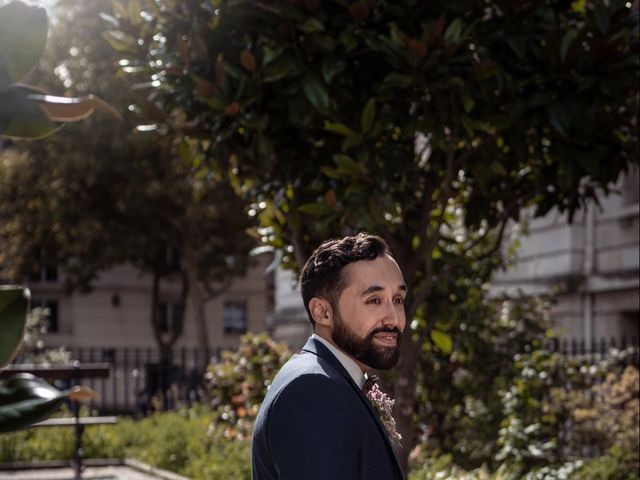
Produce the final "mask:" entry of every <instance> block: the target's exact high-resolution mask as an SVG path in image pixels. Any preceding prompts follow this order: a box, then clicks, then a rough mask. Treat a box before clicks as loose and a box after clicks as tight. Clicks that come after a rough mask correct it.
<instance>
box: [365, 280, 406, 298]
mask: <svg viewBox="0 0 640 480" xmlns="http://www.w3.org/2000/svg"><path fill="white" fill-rule="evenodd" d="M381 290H384V288H383V287H381V286H380V285H371V286H370V287H369V288H367V289H366V290H365V291H364V292H362V294H360V296H361V297H364V296H366V295H369V294H370V293H373V292H379V291H381ZM398 290H401V291H403V292H406V291H407V285H406V284H405V283H402V284H401V285H399V286H398Z"/></svg>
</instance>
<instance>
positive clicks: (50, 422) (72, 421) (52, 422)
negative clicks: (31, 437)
mask: <svg viewBox="0 0 640 480" xmlns="http://www.w3.org/2000/svg"><path fill="white" fill-rule="evenodd" d="M115 423H118V417H115V416H113V417H112V416H109V417H80V418H76V417H65V418H49V419H47V420H43V421H42V422H38V423H34V424H33V425H31V427H69V426H74V425H112V424H115Z"/></svg>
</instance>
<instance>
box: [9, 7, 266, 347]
mask: <svg viewBox="0 0 640 480" xmlns="http://www.w3.org/2000/svg"><path fill="white" fill-rule="evenodd" d="M106 6H107V4H106V3H105V2H95V1H93V2H83V3H81V4H77V2H67V3H65V2H64V1H61V2H60V3H59V5H58V9H59V12H60V13H59V14H58V15H56V16H55V21H54V22H53V24H52V28H51V34H50V36H49V39H48V43H47V49H46V51H45V55H44V57H43V59H42V61H41V62H40V65H39V68H38V69H37V71H35V72H33V73H32V75H31V79H32V81H33V82H35V83H36V84H37V85H38V86H41V87H42V88H46V89H51V90H55V91H60V92H63V93H65V94H67V95H79V96H83V97H84V96H87V95H88V92H90V91H91V92H94V93H95V94H97V95H99V96H101V97H104V98H108V99H109V102H110V103H111V104H112V105H113V107H114V108H115V109H117V110H118V111H120V112H123V121H121V122H115V121H105V118H104V117H102V118H101V117H97V116H94V117H93V118H89V119H88V120H86V121H85V122H82V123H79V124H77V125H69V126H67V128H66V129H62V130H60V131H58V132H56V134H55V135H53V136H51V137H49V138H48V139H47V140H46V141H38V142H29V143H20V144H17V143H15V144H14V145H13V147H14V148H10V149H9V150H8V151H7V152H5V154H4V155H3V158H2V160H0V218H5V219H11V221H6V222H1V223H0V239H1V241H2V244H3V246H4V248H3V249H2V251H1V252H0V264H2V265H3V269H4V270H3V271H4V275H5V277H7V278H11V279H14V280H15V281H20V282H24V281H26V279H28V278H29V277H30V276H31V275H32V274H33V272H37V271H39V270H40V269H41V268H43V267H52V266H53V267H58V268H59V269H60V270H61V271H64V279H65V284H66V287H67V290H68V291H69V292H72V291H80V292H86V291H88V290H90V289H91V286H92V282H93V281H95V279H96V278H97V277H98V275H99V274H100V273H101V272H103V271H105V270H107V269H108V268H110V267H112V266H114V265H119V264H122V263H130V264H132V265H134V266H135V267H136V268H137V269H138V270H139V271H141V272H143V273H146V274H148V275H149V277H150V281H151V283H152V292H153V295H152V297H151V305H150V308H149V311H150V312H151V318H150V319H149V321H150V323H151V325H152V327H153V328H152V331H153V333H154V335H155V338H156V341H157V344H158V346H159V348H160V349H161V351H162V352H163V356H164V357H166V358H168V357H169V355H170V351H171V348H172V347H173V345H174V344H175V342H176V341H177V340H178V339H179V338H180V335H181V334H182V331H183V314H182V312H176V313H175V314H174V315H173V318H172V320H173V321H171V322H166V319H163V318H161V317H160V315H159V314H158V313H159V308H158V304H159V302H160V301H161V298H160V295H161V291H162V287H163V284H164V283H165V282H167V281H172V282H177V283H178V284H180V285H181V294H180V298H179V299H178V301H177V305H178V306H179V307H181V308H182V309H184V307H185V306H186V304H187V303H188V302H191V306H192V311H194V312H196V313H197V315H196V316H195V317H196V318H195V320H196V322H197V323H196V325H195V328H196V331H197V332H198V339H199V340H200V345H199V346H200V348H201V349H202V350H203V351H206V349H208V348H209V347H210V342H209V333H208V331H207V327H206V325H207V322H206V318H205V313H204V303H205V302H206V301H208V300H210V299H211V298H213V297H215V296H216V295H218V294H220V293H221V292H222V291H224V290H225V289H226V288H227V286H228V285H229V283H230V281H231V279H232V278H233V277H234V276H235V275H238V274H242V273H244V272H245V271H246V269H247V267H248V265H249V264H250V257H249V252H250V250H251V249H252V248H253V247H254V246H255V240H254V239H253V238H251V237H250V236H248V235H247V234H246V233H245V230H246V229H247V228H248V227H249V226H250V222H249V218H248V217H247V216H244V215H233V216H232V215H229V212H242V211H244V210H246V207H245V203H246V201H245V200H243V199H241V198H240V197H239V196H238V195H237V194H235V192H234V191H233V189H232V188H231V186H230V182H229V180H228V178H225V177H224V176H218V175H213V174H212V173H211V172H210V171H209V170H208V169H206V168H204V167H203V166H198V165H195V164H194V163H193V161H192V158H191V154H190V152H189V147H188V145H187V144H186V143H185V142H182V143H180V144H178V145H173V144H172V140H173V137H171V138H159V137H158V136H156V135H153V136H150V135H147V134H145V133H144V132H139V131H138V132H135V131H134V132H132V130H133V127H134V126H135V124H134V122H133V119H132V118H131V117H132V114H131V113H130V112H129V110H128V106H129V105H131V104H132V102H135V101H138V100H139V98H138V97H137V96H136V93H135V91H134V90H133V89H131V88H130V86H129V85H128V84H126V83H125V82H124V81H122V79H120V78H118V64H117V62H118V58H119V57H118V55H117V54H116V52H114V51H113V50H112V49H111V47H110V46H109V45H108V44H107V43H106V42H105V41H104V40H102V39H101V37H100V36H99V35H98V36H96V31H99V30H100V28H102V22H103V21H102V20H101V19H100V17H99V14H100V12H101V10H103V9H104V8H106ZM79 46H81V49H80V47H79ZM78 139H82V140H81V141H80V142H79V140H78ZM174 147H175V148H174ZM54 165H55V168H51V167H52V166H54ZM163 320H164V321H163Z"/></svg>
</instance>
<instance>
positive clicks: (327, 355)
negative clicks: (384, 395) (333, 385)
mask: <svg viewBox="0 0 640 480" xmlns="http://www.w3.org/2000/svg"><path fill="white" fill-rule="evenodd" d="M302 351H304V352H308V353H311V354H313V355H317V356H319V357H321V358H322V359H324V360H326V361H327V362H328V363H329V364H330V365H331V366H332V367H333V368H334V370H336V371H337V372H338V373H340V374H341V375H342V376H343V377H344V378H345V380H346V381H347V383H348V384H349V385H351V388H353V390H354V391H355V393H356V395H357V396H358V397H359V398H360V400H361V401H362V403H363V404H364V405H365V407H366V408H367V410H368V411H369V413H370V414H371V416H372V417H373V419H374V421H375V422H376V425H378V429H379V430H380V431H381V433H382V436H383V437H384V439H385V442H386V444H387V448H388V449H389V450H390V451H391V453H392V455H393V458H394V459H395V461H396V467H397V469H398V472H400V477H401V478H404V473H403V472H402V468H401V467H400V461H399V460H398V456H397V454H396V451H395V449H394V448H393V444H392V443H391V439H390V438H389V434H388V433H387V430H386V429H385V428H384V425H383V424H382V421H381V420H380V416H379V414H378V412H377V411H376V409H375V408H374V407H373V405H371V402H370V401H369V399H368V398H367V397H366V396H365V394H364V393H363V392H362V390H361V389H360V388H359V387H358V385H357V384H356V383H355V382H354V381H353V378H351V375H349V372H347V370H346V369H345V368H344V366H343V365H342V363H340V360H338V359H337V358H336V357H335V355H334V354H333V353H331V351H330V350H329V349H328V348H327V347H325V346H324V345H323V344H322V343H321V342H319V341H317V340H315V339H313V338H309V340H307V343H306V344H305V346H304V347H302Z"/></svg>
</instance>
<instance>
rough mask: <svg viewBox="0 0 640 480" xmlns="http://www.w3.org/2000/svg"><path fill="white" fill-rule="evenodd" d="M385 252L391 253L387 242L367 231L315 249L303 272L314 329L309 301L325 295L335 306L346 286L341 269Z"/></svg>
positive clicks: (303, 290)
mask: <svg viewBox="0 0 640 480" xmlns="http://www.w3.org/2000/svg"><path fill="white" fill-rule="evenodd" d="M383 255H390V256H392V254H391V251H390V249H389V245H387V242H385V241H384V240H383V239H382V238H380V237H378V236H375V235H369V234H368V233H364V232H361V233H358V234H357V235H352V236H347V237H344V238H341V239H339V240H327V241H326V242H324V243H322V245H320V246H319V247H318V248H316V250H315V251H314V252H313V253H312V254H311V256H310V257H309V260H307V263H305V265H304V267H303V268H302V271H301V272H300V290H301V293H302V301H303V302H304V308H305V309H306V310H307V315H308V316H309V321H310V322H311V326H312V327H313V328H314V329H315V326H316V325H315V323H316V322H315V320H314V319H313V317H312V315H311V311H310V310H309V301H310V300H311V299H312V298H313V297H322V298H325V299H326V300H328V301H329V302H330V303H331V305H332V306H333V308H334V309H335V308H336V306H337V303H338V298H339V297H340V294H341V293H342V290H344V288H345V286H346V285H345V281H344V278H342V273H341V272H342V269H343V268H344V267H346V266H347V265H349V264H350V263H353V262H358V261H360V260H375V259H376V258H378V257H381V256H383Z"/></svg>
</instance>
